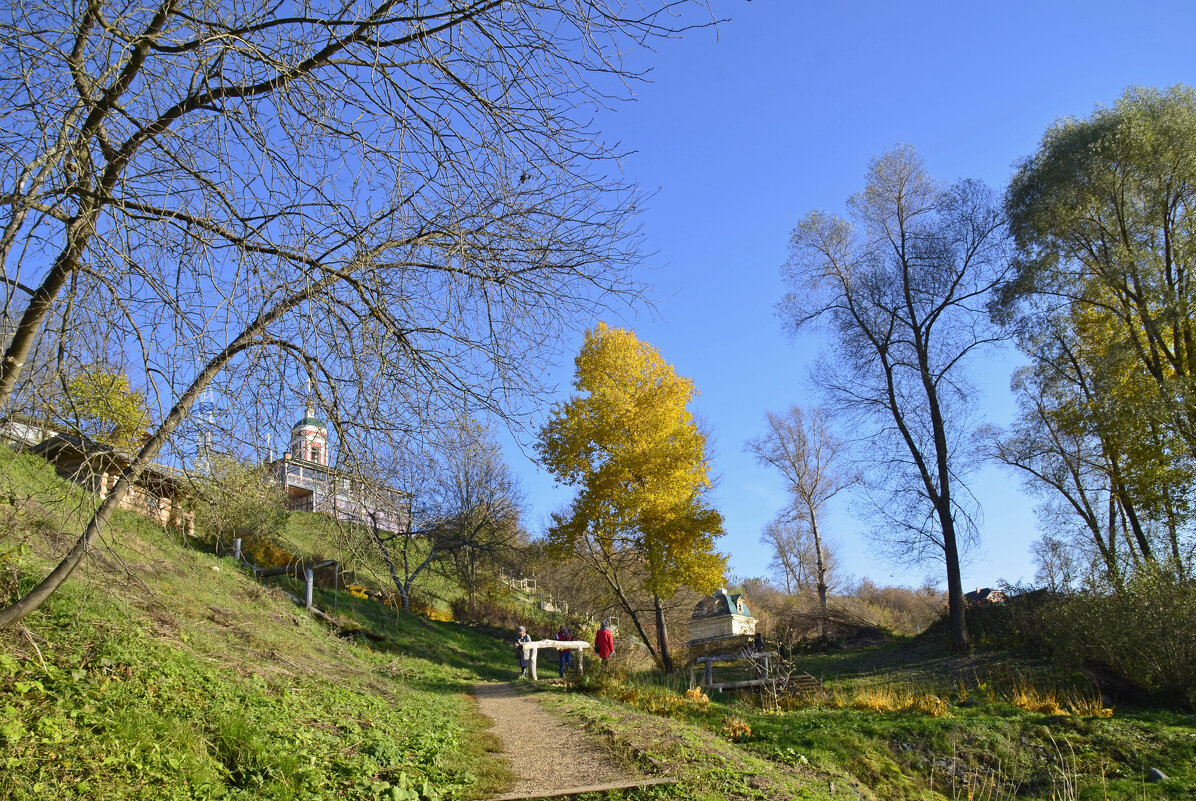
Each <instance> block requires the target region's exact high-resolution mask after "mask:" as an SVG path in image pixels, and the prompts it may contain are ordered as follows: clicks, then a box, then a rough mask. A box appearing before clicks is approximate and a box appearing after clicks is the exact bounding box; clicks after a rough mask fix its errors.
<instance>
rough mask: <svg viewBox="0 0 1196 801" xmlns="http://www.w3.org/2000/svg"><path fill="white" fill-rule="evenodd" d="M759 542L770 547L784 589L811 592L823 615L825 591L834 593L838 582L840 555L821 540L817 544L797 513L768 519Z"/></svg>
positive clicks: (795, 592) (772, 563) (825, 609)
mask: <svg viewBox="0 0 1196 801" xmlns="http://www.w3.org/2000/svg"><path fill="white" fill-rule="evenodd" d="M760 541H761V542H763V543H765V544H766V545H770V546H772V549H773V559H772V562H771V567H772V568H773V570H775V571H777V572H778V573H779V574H780V575H781V577H782V578H783V580H784V582H785V591H786V592H787V593H788V594H790V595H796V594H798V593H805V592H812V593H814V594H815V595H817V596H818V606H819V609H821V610H822V612H823V614H826V611H827V606H826V603H825V598H826V594H828V593H831V592H834V591H835V589H836V584H837V578H836V575H837V572H838V571H837V568H838V566H839V558H838V556H837V554H836V553H835V550H834V549H833V548H831V547H830V546H829V545H827V544H826V543H825V542H823V541H821V540H819V542H818V543H817V544H816V543H815V541H814V537H813V534H812V531H811V529H810V527H809V525H808V524H807V523H806V522H805V521H804V520H803V519H801V518H799V517H796V516H785V517H781V518H779V519H777V520H772V521H770V522H769V523H768V524H767V525H766V526H765V527H764V534H763V536H761V538H760Z"/></svg>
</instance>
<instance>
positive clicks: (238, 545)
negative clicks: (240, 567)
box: [233, 537, 241, 562]
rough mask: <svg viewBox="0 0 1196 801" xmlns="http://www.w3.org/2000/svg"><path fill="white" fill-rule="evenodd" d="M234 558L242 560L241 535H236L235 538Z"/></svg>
mask: <svg viewBox="0 0 1196 801" xmlns="http://www.w3.org/2000/svg"><path fill="white" fill-rule="evenodd" d="M233 559H236V560H237V561H238V562H240V561H241V538H240V537H236V538H234V539H233Z"/></svg>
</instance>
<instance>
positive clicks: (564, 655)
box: [556, 626, 573, 679]
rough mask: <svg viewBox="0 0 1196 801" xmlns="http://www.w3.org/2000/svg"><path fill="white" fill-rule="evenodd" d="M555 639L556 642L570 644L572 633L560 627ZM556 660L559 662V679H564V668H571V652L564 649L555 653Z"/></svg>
mask: <svg viewBox="0 0 1196 801" xmlns="http://www.w3.org/2000/svg"><path fill="white" fill-rule="evenodd" d="M556 638H557V640H558V641H564V642H571V641H572V640H573V632H571V631H569V629H567V628H565V627H564V626H561V627H560V628H559V629H557V630H556ZM557 659H558V660H559V662H560V669H561V673H560V675H561V678H562V679H563V678H565V668H570V667H573V652H572V651H569V650H565V649H561V650H560V651H557Z"/></svg>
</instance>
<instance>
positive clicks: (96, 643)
mask: <svg viewBox="0 0 1196 801" xmlns="http://www.w3.org/2000/svg"><path fill="white" fill-rule="evenodd" d="M0 459H3V462H4V463H3V464H2V465H0V476H2V477H3V479H4V485H3V487H2V488H0V498H3V499H4V500H3V502H0V530H2V531H3V532H4V534H3V539H2V540H0V553H2V554H3V575H4V581H5V582H7V583H6V584H5V585H4V586H3V589H4V590H5V592H6V594H7V593H8V592H11V590H12V589H13V588H14V587H13V583H14V577H19V580H20V583H21V585H22V589H27V586H25V585H26V584H27V583H28V582H29V581H30V580H31V579H34V578H37V577H40V576H41V575H43V574H44V571H45V570H46V569H47V568H48V567H49V566H50V565H51V563H52V559H53V558H54V556H55V555H56V554H57V553H59V552H61V551H62V550H63V549H64V548H65V547H67V545H68V543H69V537H63V536H59V535H58V533H57V532H58V531H59V530H60V529H65V530H66V531H67V532H68V534H73V533H74V531H77V530H78V527H79V525H80V523H81V520H82V515H83V514H84V512H85V511H86V507H87V506H88V504H89V503H90V500H89V498H87V497H86V496H85V495H84V494H83V493H80V492H78V491H77V490H76V489H74V488H73V487H71V486H70V485H69V484H66V483H64V482H61V481H59V480H58V479H57V478H55V477H54V475H53V473H52V471H51V470H50V469H49V468H48V466H47V465H46V464H45V463H44V462H41V461H40V460H37V459H35V458H30V457H18V458H15V459H14V458H13V457H12V456H11V455H10V454H8V453H7V452H0ZM105 539H106V543H105V547H104V548H102V549H100V550H98V551H97V552H96V553H95V554H94V555H93V556H92V557H91V559H90V560H89V562H88V564H87V565H86V567H84V568H81V570H80V572H79V573H77V574H76V576H75V577H73V578H72V580H71V581H70V582H68V584H67V585H66V586H65V588H64V589H63V590H62V591H61V592H60V593H58V594H57V595H56V596H55V597H54V598H53V599H52V601H51V602H50V603H48V604H47V605H46V606H45V607H43V608H42V609H41V610H39V611H38V612H37V613H35V614H34V615H32V616H30V617H29V618H27V619H26V621H25V625H24V626H23V627H21V628H19V629H17V630H15V631H6V632H3V633H0V764H3V765H4V770H3V771H0V798H4V799H39V798H45V797H47V796H49V795H54V796H56V797H58V798H97V799H98V798H103V799H113V798H230V799H231V798H271V799H291V798H342V797H353V798H377V797H384V798H390V797H395V798H415V797H416V796H415V795H413V794H412V793H411V791H410V790H409V789H408V788H414V790H415V792H416V793H418V795H419V797H423V798H437V797H468V796H469V795H471V794H474V793H479V792H483V791H485V789H486V788H487V787H488V786H500V785H501V782H502V768H501V766H499V765H496V764H494V762H493V760H491V759H489V758H488V757H487V755H486V743H487V738H486V737H485V736H484V735H483V734H482V729H483V724H482V723H481V722H480V721H479V720H478V719H476V717H475V716H474V713H473V711H472V705H471V703H470V701H469V698H468V696H467V695H465V690H466V689H467V688H468V686H469V685H470V684H471V683H472V682H475V681H478V680H485V679H490V678H502V677H509V676H510V673H511V669H510V664H509V662H510V654H509V653H508V649H507V647H506V646H505V645H502V644H500V643H499V642H497V641H496V640H494V639H493V638H491V637H487V636H485V635H481V634H478V633H475V632H473V631H471V630H469V629H465V628H462V627H457V626H449V625H445V624H437V623H428V622H425V621H421V620H419V619H417V618H414V617H412V616H399V615H398V614H397V613H395V611H394V610H392V609H389V608H387V607H383V606H381V605H380V604H377V603H374V602H371V601H365V600H361V599H357V598H354V597H353V596H351V595H349V594H348V593H340V594H339V595H338V597H337V598H336V602H337V603H336V605H337V612H336V614H337V616H338V618H339V619H341V620H342V621H343V623H344V625H345V628H347V629H354V628H360V629H362V630H363V632H362V633H361V634H359V635H358V636H357V637H350V638H342V637H338V636H336V635H334V634H333V633H332V632H331V631H330V629H329V627H328V626H327V625H325V624H322V623H319V622H317V621H316V620H315V619H313V618H312V617H311V616H309V615H307V614H306V613H304V612H303V610H301V609H299V608H298V607H296V606H294V605H293V603H292V602H291V601H290V600H289V599H287V598H286V596H285V595H283V594H282V592H280V591H279V590H277V589H272V588H270V587H267V586H263V585H262V584H260V583H258V582H256V581H254V580H253V579H251V578H250V577H249V576H247V575H246V574H245V573H243V572H242V571H241V570H240V569H239V568H238V567H237V566H236V565H234V564H233V563H232V562H231V560H227V559H219V558H216V557H214V556H211V555H208V554H205V553H203V552H200V551H197V550H194V549H192V548H189V547H186V546H185V544H183V543H181V542H179V541H178V539H177V535H173V534H168V533H166V532H163V531H162V530H161V529H160V528H157V527H155V526H153V525H151V524H149V523H148V521H146V520H144V519H143V518H141V517H139V516H136V515H131V514H127V513H123V512H122V513H120V514H119V515H118V517H117V520H116V525H115V527H114V528H113V530H112V531H111V532H109V534H108V535H107V536H106V538H105Z"/></svg>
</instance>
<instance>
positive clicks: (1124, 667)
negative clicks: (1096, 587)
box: [1046, 568, 1196, 708]
mask: <svg viewBox="0 0 1196 801" xmlns="http://www.w3.org/2000/svg"><path fill="white" fill-rule="evenodd" d="M1193 620H1196V584H1194V583H1193V582H1191V581H1189V580H1186V579H1183V578H1181V577H1179V576H1177V575H1175V574H1174V573H1172V572H1169V571H1167V570H1164V569H1160V568H1146V569H1143V570H1141V571H1139V572H1138V573H1137V574H1135V575H1134V576H1133V577H1132V578H1131V579H1130V580H1129V581H1128V582H1127V583H1126V586H1125V589H1124V590H1122V591H1120V592H1115V593H1108V594H1086V595H1078V596H1075V597H1072V598H1068V599H1065V600H1062V601H1059V602H1057V603H1054V604H1051V605H1050V606H1048V608H1047V613H1046V625H1047V629H1048V631H1049V632H1050V634H1051V635H1052V636H1051V644H1052V650H1053V651H1054V653H1055V655H1056V656H1057V657H1058V658H1060V659H1062V660H1065V661H1068V662H1071V663H1078V664H1088V665H1095V666H1099V667H1102V668H1104V669H1106V670H1107V671H1109V672H1110V673H1112V674H1113V675H1114V676H1116V677H1117V678H1119V679H1121V680H1123V681H1126V682H1129V683H1130V684H1132V685H1134V686H1136V687H1139V688H1141V689H1143V690H1145V691H1146V692H1148V693H1149V694H1150V695H1151V696H1152V697H1153V698H1154V699H1155V700H1157V701H1162V702H1165V703H1172V704H1186V705H1187V706H1189V707H1191V708H1196V627H1193V626H1192V621H1193Z"/></svg>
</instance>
